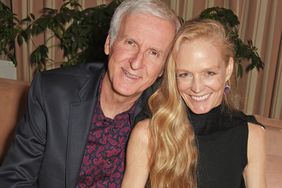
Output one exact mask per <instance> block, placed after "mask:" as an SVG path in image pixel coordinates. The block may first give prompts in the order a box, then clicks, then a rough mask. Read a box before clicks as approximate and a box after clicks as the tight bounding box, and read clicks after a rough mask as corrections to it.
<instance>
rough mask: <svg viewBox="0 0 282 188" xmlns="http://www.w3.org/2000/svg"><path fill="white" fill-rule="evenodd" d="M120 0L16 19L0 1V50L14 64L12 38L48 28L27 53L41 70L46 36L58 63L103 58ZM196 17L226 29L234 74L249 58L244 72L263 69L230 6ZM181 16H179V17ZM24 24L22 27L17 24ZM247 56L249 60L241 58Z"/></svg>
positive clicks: (74, 4) (69, 4)
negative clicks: (55, 49)
mask: <svg viewBox="0 0 282 188" xmlns="http://www.w3.org/2000/svg"><path fill="white" fill-rule="evenodd" d="M121 1H122V0H113V1H112V2H111V3H110V4H108V5H100V6H97V7H91V8H87V9H82V8H81V5H80V4H79V3H78V0H68V1H67V0H65V1H64V2H65V3H64V4H63V5H62V6H61V7H60V8H59V9H50V8H43V9H42V12H41V13H42V14H41V16H39V17H38V18H35V17H34V16H33V15H32V14H30V15H29V16H28V17H27V18H25V19H23V20H21V21H19V20H18V19H17V18H16V15H14V14H13V13H12V11H11V10H10V9H9V8H8V7H6V6H5V5H4V4H3V3H1V2H0V11H1V12H0V13H1V15H3V16H2V17H1V18H0V19H1V22H0V24H1V25H0V37H1V38H3V41H2V40H1V43H0V53H3V52H4V53H5V54H6V55H7V56H8V57H9V58H10V59H11V60H12V61H13V62H14V64H15V65H16V58H15V49H14V48H15V41H17V43H18V44H19V45H21V44H22V43H23V41H28V40H32V37H33V36H36V35H39V34H41V33H45V32H46V31H49V32H51V34H52V35H51V37H50V38H49V39H47V41H45V42H44V43H42V44H39V45H38V46H37V47H36V48H35V50H34V51H33V52H32V53H31V55H30V62H31V63H34V64H36V65H37V67H38V70H45V67H46V63H47V62H49V61H55V60H53V59H51V58H50V57H49V56H48V51H49V49H50V48H52V47H53V46H48V40H50V39H53V38H55V39H57V40H58V41H59V42H58V46H57V47H59V48H60V49H61V50H62V51H63V55H64V57H65V59H66V60H65V61H64V62H61V64H62V65H73V64H77V63H85V62H89V61H105V60H106V56H105V54H104V51H103V47H104V41H105V39H106V36H107V34H108V29H109V25H110V20H111V17H112V15H113V13H114V11H115V9H116V7H117V6H118V5H119V4H120V3H121ZM199 18H202V19H204V18H209V19H214V20H218V21H220V22H221V23H222V24H223V25H224V26H225V27H226V28H227V29H228V31H229V34H230V35H231V36H232V39H233V41H234V44H235V63H236V65H237V75H238V77H242V75H243V72H244V71H243V66H242V63H245V62H250V64H249V65H248V66H247V69H246V72H248V71H249V70H252V69H254V68H256V69H257V70H260V69H263V65H264V64H263V62H262V60H261V58H260V57H259V55H258V53H257V48H256V47H255V46H253V44H252V41H251V40H249V41H248V42H247V43H244V42H243V41H242V40H241V39H240V38H239V34H238V27H239V24H240V22H239V20H238V17H237V16H236V15H235V14H234V13H233V12H232V10H230V9H225V8H220V7H212V8H207V9H205V10H203V11H202V12H201V14H200V16H199ZM182 20H183V19H182ZM23 24H26V25H27V27H26V28H25V29H22V27H21V25H23ZM243 60H249V61H243Z"/></svg>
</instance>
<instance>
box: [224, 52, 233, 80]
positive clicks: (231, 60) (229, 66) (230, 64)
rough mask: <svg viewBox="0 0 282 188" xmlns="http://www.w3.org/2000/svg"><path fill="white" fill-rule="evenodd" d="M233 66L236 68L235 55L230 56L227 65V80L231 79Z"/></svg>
mask: <svg viewBox="0 0 282 188" xmlns="http://www.w3.org/2000/svg"><path fill="white" fill-rule="evenodd" d="M233 68H234V59H233V57H230V58H229V61H228V64H227V67H226V77H225V81H227V80H229V79H230V78H231V75H232V72H233Z"/></svg>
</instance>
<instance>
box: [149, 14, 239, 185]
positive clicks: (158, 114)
mask: <svg viewBox="0 0 282 188" xmlns="http://www.w3.org/2000/svg"><path fill="white" fill-rule="evenodd" d="M199 38H203V39H205V40H209V41H211V43H213V44H214V46H215V47H218V48H219V49H220V50H221V51H222V55H223V58H224V59H225V61H226V64H227V63H228V62H229V59H230V58H233V57H234V48H233V43H232V42H231V39H230V37H229V36H228V34H227V32H226V30H225V28H224V27H223V25H222V24H220V23H219V22H217V21H215V20H210V19H204V20H203V19H201V20H200V19H194V20H190V21H188V22H186V23H185V24H184V25H183V26H182V27H181V28H180V30H179V32H178V33H177V35H176V38H175V41H174V45H173V47H172V51H171V52H170V54H169V56H168V60H167V62H166V69H165V72H164V78H163V81H162V84H161V86H160V88H159V89H158V90H157V91H156V92H155V93H154V94H153V95H152V96H151V97H150V99H149V108H150V110H151V113H152V119H151V122H150V128H149V129H150V149H151V150H150V151H151V155H150V156H151V157H150V185H151V187H153V188H163V187H171V188H178V187H179V188H182V187H185V188H194V187H197V176H196V174H197V172H196V168H197V156H198V151H197V147H196V143H195V135H194V131H193V128H192V126H191V124H190V122H189V120H188V117H187V116H188V115H187V112H186V107H185V103H184V102H183V100H182V98H181V96H180V93H179V91H178V89H177V82H176V76H175V72H176V71H175V69H176V62H175V59H176V56H177V54H178V51H179V48H180V46H181V44H182V43H183V42H185V41H191V40H195V39H199ZM223 102H224V103H226V104H227V105H228V104H230V102H229V99H228V98H225V99H224V100H223Z"/></svg>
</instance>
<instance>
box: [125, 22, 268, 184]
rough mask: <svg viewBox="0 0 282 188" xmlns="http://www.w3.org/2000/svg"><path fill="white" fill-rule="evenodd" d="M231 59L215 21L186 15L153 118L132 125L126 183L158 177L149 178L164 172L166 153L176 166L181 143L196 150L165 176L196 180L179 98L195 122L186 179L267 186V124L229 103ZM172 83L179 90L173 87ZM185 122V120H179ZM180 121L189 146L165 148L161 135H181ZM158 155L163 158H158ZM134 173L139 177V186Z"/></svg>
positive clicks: (154, 101) (155, 98) (152, 107)
mask: <svg viewBox="0 0 282 188" xmlns="http://www.w3.org/2000/svg"><path fill="white" fill-rule="evenodd" d="M233 67H234V49H233V45H232V42H231V41H230V38H229V37H228V35H227V33H226V31H225V30H224V27H223V26H222V25H221V24H220V23H218V22H216V21H213V20H191V21H189V22H187V23H186V24H185V25H184V26H183V27H182V28H181V29H180V31H179V32H178V34H177V36H176V39H175V43H174V46H173V49H172V52H171V54H170V56H169V58H168V62H167V67H166V70H167V71H166V72H165V75H164V81H163V82H162V85H161V87H160V89H159V90H158V91H157V92H156V93H155V94H154V95H153V96H152V97H151V98H150V101H149V107H150V110H151V112H152V120H145V121H142V122H140V123H138V124H137V126H136V127H135V128H134V130H133V132H132V135H131V138H130V142H129V145H128V151H127V166H126V173H125V177H124V181H123V185H124V187H127V185H130V184H131V185H132V187H139V185H142V184H144V182H145V181H146V180H147V177H149V180H150V181H151V185H152V180H154V181H156V182H157V181H158V180H155V179H154V178H158V179H159V180H162V178H164V177H163V175H162V173H163V171H162V165H166V164H167V161H169V162H171V160H175V161H174V163H175V164H176V165H175V166H174V168H175V169H177V167H178V166H181V165H184V164H182V162H183V161H182V159H183V158H182V155H177V154H178V153H179V152H181V153H183V152H184V150H186V151H187V152H190V154H189V155H191V156H193V157H190V159H191V160H190V163H189V166H186V169H185V171H177V170H175V171H173V170H172V171H171V174H172V178H171V180H169V181H173V180H174V176H176V177H177V178H178V179H180V180H182V177H184V176H187V177H189V176H190V177H191V178H190V180H192V181H193V178H194V175H195V174H194V165H195V157H196V154H195V153H196V152H195V150H194V148H193V134H192V133H190V132H189V131H188V130H190V129H189V126H188V125H190V124H189V123H187V122H186V119H185V118H183V119H176V118H178V117H181V115H180V114H178V112H177V111H178V110H179V113H182V108H181V104H182V100H183V101H184V102H185V104H186V106H187V109H186V116H188V118H189V120H190V122H191V124H192V126H193V128H194V131H195V134H196V140H197V146H198V152H199V156H198V165H197V183H192V184H189V186H192V187H193V186H195V185H196V184H197V187H199V188H208V187H210V188H233V187H234V188H239V187H248V188H264V187H265V177H264V160H265V154H264V150H265V148H264V147H265V144H264V142H265V141H264V137H265V136H264V134H265V133H264V128H263V127H262V126H260V125H257V124H256V123H257V122H256V121H255V119H254V118H253V117H252V116H246V115H245V114H243V113H242V112H240V111H238V110H236V109H234V107H233V106H232V104H231V100H230V93H229V92H228V91H230V85H229V82H230V81H229V80H230V77H231V75H232V72H233ZM175 79H176V80H175ZM175 84H177V90H176V91H173V90H174V85H175ZM172 91H173V92H172ZM179 95H180V96H181V98H182V100H179V101H180V102H179V101H178V105H177V104H175V103H177V99H179V98H180V97H179ZM176 106H177V107H178V108H179V109H177V108H176ZM168 110H170V111H168ZM163 114H166V115H163ZM170 121H175V124H177V125H178V127H177V128H176V129H174V127H173V126H167V122H170ZM184 122H185V125H186V126H183V124H184ZM181 125H182V126H181ZM180 127H181V128H183V127H185V128H186V129H187V132H189V133H186V136H187V137H190V138H189V139H190V141H189V142H188V143H190V147H184V148H185V149H183V147H179V148H178V149H179V150H169V149H167V147H170V146H171V145H173V144H174V143H172V142H170V139H167V137H166V136H164V135H170V136H171V137H172V140H173V138H174V137H176V138H177V139H178V138H179V134H178V133H179V132H181V134H183V133H184V132H185V131H184V132H182V131H179V130H178V129H179V128H180ZM164 133H165V134H164ZM162 143H165V144H162ZM144 146H145V147H144ZM181 146H183V145H181ZM176 147H177V146H176ZM144 148H145V149H144ZM162 153H165V154H167V155H163V154H162ZM175 156H177V157H175ZM160 159H161V160H162V162H159V160H160ZM169 164H171V163H169ZM181 167H182V168H183V166H181ZM149 172H150V173H149ZM188 173H189V174H188ZM168 174H169V173H168ZM134 176H136V177H134ZM137 176H138V177H137ZM168 177H169V176H168ZM165 178H167V177H165ZM183 179H186V180H187V179H188V178H186V177H184V178H183ZM134 181H136V182H138V183H137V184H136V186H135V182H134ZM156 184H157V183H156ZM133 185H134V186H133ZM166 185H169V184H166ZM140 187H141V186H140ZM152 187H157V186H152ZM167 187H172V186H167ZM179 187H181V185H180V186H179ZM182 187H188V186H184V185H182Z"/></svg>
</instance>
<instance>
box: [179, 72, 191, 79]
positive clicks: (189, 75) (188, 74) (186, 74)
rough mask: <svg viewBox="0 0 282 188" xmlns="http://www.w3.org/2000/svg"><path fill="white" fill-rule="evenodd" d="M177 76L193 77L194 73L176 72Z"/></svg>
mask: <svg viewBox="0 0 282 188" xmlns="http://www.w3.org/2000/svg"><path fill="white" fill-rule="evenodd" d="M176 76H177V77H178V78H187V77H192V74H190V73H188V72H183V73H178V74H176Z"/></svg>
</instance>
